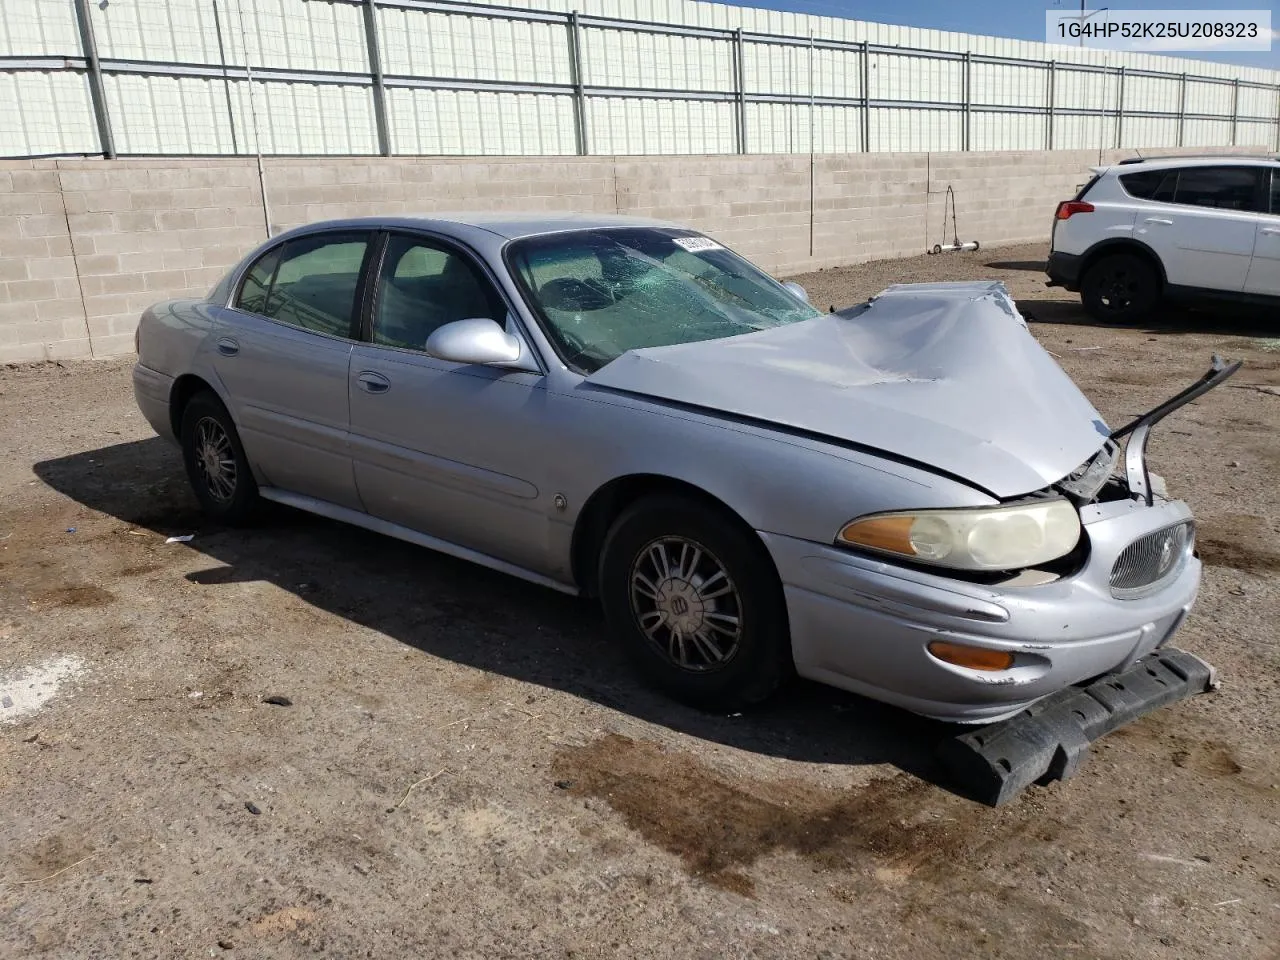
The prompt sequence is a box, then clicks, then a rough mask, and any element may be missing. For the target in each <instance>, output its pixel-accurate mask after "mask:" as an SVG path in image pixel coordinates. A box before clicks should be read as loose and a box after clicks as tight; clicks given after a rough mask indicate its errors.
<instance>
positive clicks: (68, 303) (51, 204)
mask: <svg viewBox="0 0 1280 960" xmlns="http://www.w3.org/2000/svg"><path fill="white" fill-rule="evenodd" d="M89 352H90V344H89V331H88V328H87V326H86V324H85V313H84V303H83V301H82V300H81V297H80V286H79V283H78V282H77V279H76V265H75V258H74V257H73V255H72V249H71V238H70V235H69V233H68V230H67V218H66V211H65V209H64V207H63V199H62V186H61V182H60V178H59V171H58V170H57V169H55V168H54V165H53V163H52V162H43V163H42V162H38V161H18V162H13V163H8V162H6V163H4V164H3V165H2V166H0V360H27V359H49V360H56V359H61V358H62V357H78V356H85V355H86V354H88V353H89Z"/></svg>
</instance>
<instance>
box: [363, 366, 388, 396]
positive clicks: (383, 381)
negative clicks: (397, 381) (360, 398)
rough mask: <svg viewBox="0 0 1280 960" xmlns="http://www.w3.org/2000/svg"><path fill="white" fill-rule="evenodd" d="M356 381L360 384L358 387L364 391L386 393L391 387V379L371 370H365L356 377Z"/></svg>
mask: <svg viewBox="0 0 1280 960" xmlns="http://www.w3.org/2000/svg"><path fill="white" fill-rule="evenodd" d="M356 383H358V384H360V389H361V390H363V391H364V392H365V393H386V392H387V391H388V390H390V389H391V381H390V380H388V379H387V378H386V377H384V376H383V375H382V374H380V373H374V372H373V371H372V370H365V371H364V372H363V373H361V374H360V375H359V376H358V377H356Z"/></svg>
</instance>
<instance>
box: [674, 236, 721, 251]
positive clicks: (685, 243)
mask: <svg viewBox="0 0 1280 960" xmlns="http://www.w3.org/2000/svg"><path fill="white" fill-rule="evenodd" d="M671 239H672V240H673V241H675V243H676V245H677V246H679V247H681V248H683V249H685V250H688V251H689V252H690V253H701V252H702V251H704V250H723V249H724V247H722V246H720V244H718V243H716V242H715V241H714V240H712V239H711V238H710V237H672V238H671Z"/></svg>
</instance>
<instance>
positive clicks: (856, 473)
mask: <svg viewBox="0 0 1280 960" xmlns="http://www.w3.org/2000/svg"><path fill="white" fill-rule="evenodd" d="M555 405H556V412H557V419H558V420H559V423H560V426H561V427H562V429H561V430H559V431H557V438H558V439H557V440H556V441H554V445H555V449H554V450H551V451H548V453H549V455H550V456H552V457H553V460H552V462H553V463H554V464H555V466H554V468H553V470H552V472H551V476H552V477H553V485H554V490H553V491H552V492H553V493H560V494H561V495H562V496H563V497H564V498H565V500H566V501H567V504H566V507H565V509H564V511H563V514H562V516H561V518H560V519H561V520H562V521H563V522H564V523H565V524H566V525H568V526H569V527H570V528H572V526H573V525H574V524H576V522H577V519H578V516H579V514H580V511H581V510H582V508H583V507H584V506H585V505H586V503H587V502H588V500H589V499H590V497H591V496H592V494H594V493H595V492H596V491H597V490H599V489H601V488H602V487H604V486H605V485H606V484H608V483H610V482H612V481H615V480H617V479H619V478H622V477H626V476H630V475H636V474H646V475H657V476H662V477H668V478H671V479H674V480H678V481H681V482H682V483H686V484H689V485H691V486H694V487H696V488H698V489H699V490H702V491H704V492H705V493H707V494H709V495H710V496H712V497H715V498H716V499H717V500H720V501H721V502H723V503H724V504H725V505H727V506H728V507H729V508H730V509H732V510H733V511H734V512H735V513H736V514H737V515H738V516H739V517H741V518H742V519H743V521H745V522H746V523H747V524H749V525H750V526H751V527H752V528H753V529H755V530H758V531H760V532H765V533H776V534H781V535H783V536H788V537H794V538H799V539H804V540H810V541H814V542H819V543H829V542H831V541H832V540H833V539H834V538H835V535H836V532H837V531H838V530H839V529H840V528H841V527H842V526H843V525H844V524H846V523H848V522H849V521H850V520H852V519H854V518H855V517H859V516H862V515H864V514H868V513H877V512H881V511H887V510H901V509H906V508H927V507H973V506H987V505H992V504H995V503H997V501H996V500H995V499H994V498H993V497H991V496H990V495H989V494H986V493H984V492H982V491H980V490H978V489H976V488H974V487H971V486H968V485H966V484H964V483H961V482H959V481H958V480H954V479H951V478H948V477H944V476H940V475H937V474H933V473H930V472H928V471H927V470H925V469H922V468H917V467H913V466H909V465H906V464H902V463H898V462H894V461H891V460H888V459H883V460H882V459H880V458H878V457H876V456H875V455H873V454H871V453H867V452H865V451H855V450H848V449H844V448H842V447H838V446H835V445H833V444H829V443H824V442H822V441H820V440H815V439H810V438H807V437H800V436H793V435H790V434H787V433H784V432H782V431H775V430H772V429H769V428H768V427H765V426H758V425H755V424H748V423H741V422H736V421H733V420H729V419H721V418H718V417H715V416H714V415H709V414H701V413H696V412H690V411H687V410H681V409H675V408H672V407H667V406H664V405H662V404H660V403H654V402H650V401H648V400H646V399H644V398H639V397H633V396H629V395H623V394H618V393H614V392H612V391H606V390H599V389H593V388H585V389H577V390H573V391H570V392H569V393H568V394H565V395H561V396H559V397H556V398H555Z"/></svg>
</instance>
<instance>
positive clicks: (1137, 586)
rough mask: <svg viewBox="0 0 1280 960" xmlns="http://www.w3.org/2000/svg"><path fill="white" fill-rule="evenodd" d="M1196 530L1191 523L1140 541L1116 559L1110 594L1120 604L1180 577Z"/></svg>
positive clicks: (1169, 528) (1176, 525)
mask: <svg viewBox="0 0 1280 960" xmlns="http://www.w3.org/2000/svg"><path fill="white" fill-rule="evenodd" d="M1194 538H1195V527H1194V525H1193V524H1192V522H1191V521H1190V520H1185V521H1183V522H1182V523H1175V524H1174V525H1173V526H1170V527H1165V528H1164V529H1163V530H1156V531H1155V532H1153V533H1148V534H1147V535H1146V536H1144V537H1141V538H1139V539H1137V540H1135V541H1133V543H1131V544H1129V546H1127V547H1125V548H1124V552H1123V553H1121V554H1120V556H1119V557H1118V558H1117V559H1116V563H1115V566H1113V567H1112V568H1111V594H1112V596H1114V597H1117V598H1119V599H1121V600H1125V599H1132V598H1134V597H1139V596H1142V595H1144V594H1147V593H1151V592H1152V591H1154V590H1155V589H1156V588H1157V587H1159V586H1160V584H1161V583H1163V582H1164V581H1166V580H1168V579H1169V578H1171V577H1174V576H1176V575H1177V573H1178V571H1179V570H1181V569H1182V565H1183V563H1185V562H1186V558H1187V557H1188V556H1189V555H1190V553H1191V544H1192V542H1193V540H1194Z"/></svg>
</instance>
